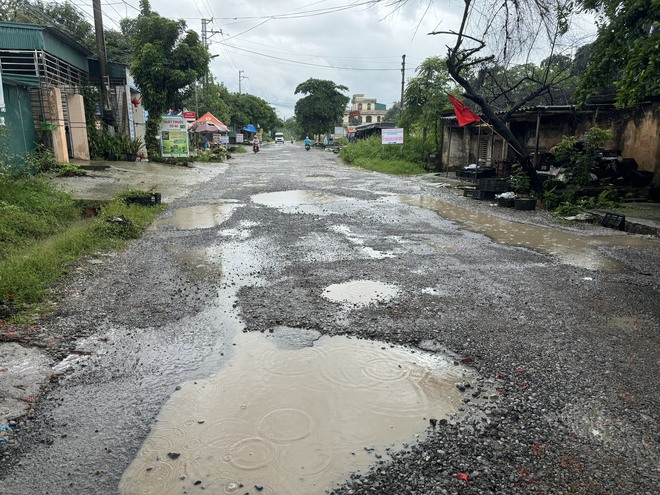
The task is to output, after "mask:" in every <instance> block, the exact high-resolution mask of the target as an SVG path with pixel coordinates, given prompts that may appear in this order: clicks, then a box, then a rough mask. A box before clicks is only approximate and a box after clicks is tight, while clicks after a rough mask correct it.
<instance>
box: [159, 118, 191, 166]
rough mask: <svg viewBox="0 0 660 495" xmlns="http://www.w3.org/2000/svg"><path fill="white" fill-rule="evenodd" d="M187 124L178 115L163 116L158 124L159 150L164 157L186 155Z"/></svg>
mask: <svg viewBox="0 0 660 495" xmlns="http://www.w3.org/2000/svg"><path fill="white" fill-rule="evenodd" d="M187 127H188V124H187V123H186V119H184V118H183V117H179V116H174V115H168V116H163V118H162V120H161V124H160V150H161V154H162V156H164V157H187V156H188V155H189V154H188V131H187Z"/></svg>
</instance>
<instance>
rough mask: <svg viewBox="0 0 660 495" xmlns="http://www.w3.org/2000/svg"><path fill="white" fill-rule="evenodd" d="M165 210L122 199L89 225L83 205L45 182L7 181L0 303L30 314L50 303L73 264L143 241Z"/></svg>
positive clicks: (2, 187) (0, 212)
mask: <svg viewBox="0 0 660 495" xmlns="http://www.w3.org/2000/svg"><path fill="white" fill-rule="evenodd" d="M147 194H148V193H147ZM163 208H164V206H162V205H159V206H153V207H143V206H137V205H126V204H125V202H124V200H123V196H122V195H120V196H118V198H117V199H116V200H115V201H113V202H110V203H108V204H105V205H103V206H102V207H101V210H100V213H99V216H98V217H95V218H92V219H87V220H84V219H81V217H80V214H81V209H80V207H79V205H78V204H77V203H76V202H75V201H74V200H73V199H72V198H71V197H70V196H69V195H67V194H64V193H61V192H58V191H57V190H55V189H54V188H53V187H52V186H50V185H49V184H48V183H47V182H46V181H45V180H44V179H42V178H40V177H29V176H28V177H22V178H18V179H10V178H6V177H5V178H2V179H1V180H0V249H1V250H0V301H10V302H12V303H13V304H14V305H15V307H16V308H17V309H18V310H19V311H23V312H26V311H30V306H31V305H35V304H39V303H42V302H44V301H45V300H46V299H47V297H48V291H49V289H50V288H51V287H52V286H53V285H54V284H55V283H56V282H57V281H58V279H60V277H62V276H63V275H64V274H65V273H66V271H67V269H68V267H69V266H70V265H71V264H72V263H74V262H76V261H77V260H79V259H80V258H81V257H84V256H86V255H89V254H91V253H95V252H98V251H102V250H108V249H117V248H120V247H121V246H122V245H123V244H124V242H125V241H126V240H127V239H135V238H138V237H140V235H142V232H143V231H144V229H145V228H146V227H147V226H148V225H149V223H150V222H151V221H152V220H153V219H154V217H155V216H156V215H157V214H158V213H159V212H160V211H162V209H163ZM19 317H20V315H19Z"/></svg>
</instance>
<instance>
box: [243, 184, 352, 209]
mask: <svg viewBox="0 0 660 495" xmlns="http://www.w3.org/2000/svg"><path fill="white" fill-rule="evenodd" d="M347 199H348V198H346V197H344V196H339V195H337V194H332V193H329V192H324V191H313V190H306V189H297V190H291V191H276V192H269V193H261V194H255V195H254V196H252V202H253V203H256V204H259V205H263V206H269V207H271V208H278V209H279V210H281V211H282V212H284V213H313V214H324V213H326V212H325V211H324V210H323V208H322V207H321V206H319V205H323V204H326V203H332V202H336V201H345V200H347Z"/></svg>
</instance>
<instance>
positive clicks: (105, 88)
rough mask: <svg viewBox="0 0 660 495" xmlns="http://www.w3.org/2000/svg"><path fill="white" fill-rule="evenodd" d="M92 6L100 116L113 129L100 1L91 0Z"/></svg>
mask: <svg viewBox="0 0 660 495" xmlns="http://www.w3.org/2000/svg"><path fill="white" fill-rule="evenodd" d="M92 6H93V9H94V29H95V33H96V51H97V52H98V55H99V76H100V77H101V85H100V86H99V90H100V92H101V114H102V118H103V122H104V123H105V124H106V125H108V126H111V127H114V125H115V122H114V120H115V119H114V115H113V112H112V106H111V105H110V98H109V93H110V88H109V86H110V85H109V84H108V83H109V80H108V61H107V59H106V57H105V36H104V34H103V13H102V12H101V0H93V2H92Z"/></svg>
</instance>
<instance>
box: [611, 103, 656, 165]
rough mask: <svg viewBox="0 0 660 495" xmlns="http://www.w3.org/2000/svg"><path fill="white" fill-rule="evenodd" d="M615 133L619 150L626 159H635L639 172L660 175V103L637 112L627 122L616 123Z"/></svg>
mask: <svg viewBox="0 0 660 495" xmlns="http://www.w3.org/2000/svg"><path fill="white" fill-rule="evenodd" d="M616 124H619V125H616ZM614 131H615V134H616V139H617V143H618V146H619V149H621V154H622V155H623V156H624V157H630V158H634V159H635V161H636V162H637V165H638V166H639V170H644V171H647V172H655V173H656V174H658V173H659V171H660V140H659V139H658V136H659V135H660V104H659V103H656V104H654V105H649V106H648V107H646V108H642V109H640V110H638V111H636V112H635V113H634V114H633V115H632V118H630V119H628V120H626V121H623V122H618V123H615V129H614Z"/></svg>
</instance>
